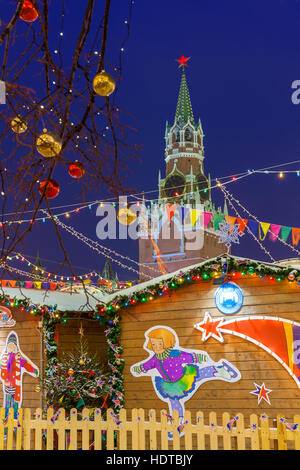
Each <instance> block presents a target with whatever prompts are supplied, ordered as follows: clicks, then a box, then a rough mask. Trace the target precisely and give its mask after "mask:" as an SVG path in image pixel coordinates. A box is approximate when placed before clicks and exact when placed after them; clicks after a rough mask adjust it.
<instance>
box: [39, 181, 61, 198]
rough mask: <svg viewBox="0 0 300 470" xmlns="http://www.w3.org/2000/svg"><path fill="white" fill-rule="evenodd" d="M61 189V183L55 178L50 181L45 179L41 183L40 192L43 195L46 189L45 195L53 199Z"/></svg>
mask: <svg viewBox="0 0 300 470" xmlns="http://www.w3.org/2000/svg"><path fill="white" fill-rule="evenodd" d="M47 183H48V185H47ZM46 185H47V188H46V190H45V186H46ZM59 190H60V188H59V184H58V183H57V182H56V181H54V180H49V181H48V180H44V181H42V182H41V183H40V188H39V192H40V194H41V195H43V194H44V191H45V197H46V198H47V199H53V198H54V197H56V196H57V195H58V194H59Z"/></svg>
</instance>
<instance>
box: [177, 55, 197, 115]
mask: <svg viewBox="0 0 300 470" xmlns="http://www.w3.org/2000/svg"><path fill="white" fill-rule="evenodd" d="M188 59H189V57H188V58H186V57H183V56H182V57H181V59H177V60H178V62H179V63H180V65H179V67H182V75H181V83H180V89H179V95H178V100H177V107H176V114H175V119H176V120H179V121H181V123H186V122H187V121H188V120H190V121H191V122H192V123H194V114H193V109H192V103H191V98H190V94H189V89H188V85H187V81H186V74H185V67H186V66H187V60H188Z"/></svg>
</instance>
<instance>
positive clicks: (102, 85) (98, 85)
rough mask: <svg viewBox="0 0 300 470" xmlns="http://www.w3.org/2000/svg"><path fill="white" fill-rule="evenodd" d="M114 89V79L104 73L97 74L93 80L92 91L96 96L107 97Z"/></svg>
mask: <svg viewBox="0 0 300 470" xmlns="http://www.w3.org/2000/svg"><path fill="white" fill-rule="evenodd" d="M115 88H116V82H115V79H114V77H112V76H111V75H110V74H109V73H106V72H104V71H103V72H101V73H98V74H97V75H96V76H95V78H94V80H93V89H94V92H95V93H97V95H100V96H109V95H111V94H112V93H113V92H114V91H115Z"/></svg>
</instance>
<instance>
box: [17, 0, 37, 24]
mask: <svg viewBox="0 0 300 470" xmlns="http://www.w3.org/2000/svg"><path fill="white" fill-rule="evenodd" d="M38 16H39V15H38V12H37V11H36V9H35V8H34V6H33V4H32V3H31V2H30V1H29V0H25V1H24V3H23V6H22V10H21V13H20V18H21V20H23V21H26V22H27V23H33V22H34V21H35V20H36V19H37V17H38Z"/></svg>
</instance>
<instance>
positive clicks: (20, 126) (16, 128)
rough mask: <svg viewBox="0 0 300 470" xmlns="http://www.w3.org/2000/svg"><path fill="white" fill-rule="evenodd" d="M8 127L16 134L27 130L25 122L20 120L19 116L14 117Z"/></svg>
mask: <svg viewBox="0 0 300 470" xmlns="http://www.w3.org/2000/svg"><path fill="white" fill-rule="evenodd" d="M10 127H11V130H12V131H13V132H15V133H16V134H22V133H23V132H26V131H27V124H26V122H24V121H22V119H20V118H19V117H17V116H16V117H14V118H13V119H12V120H11V121H10Z"/></svg>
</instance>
